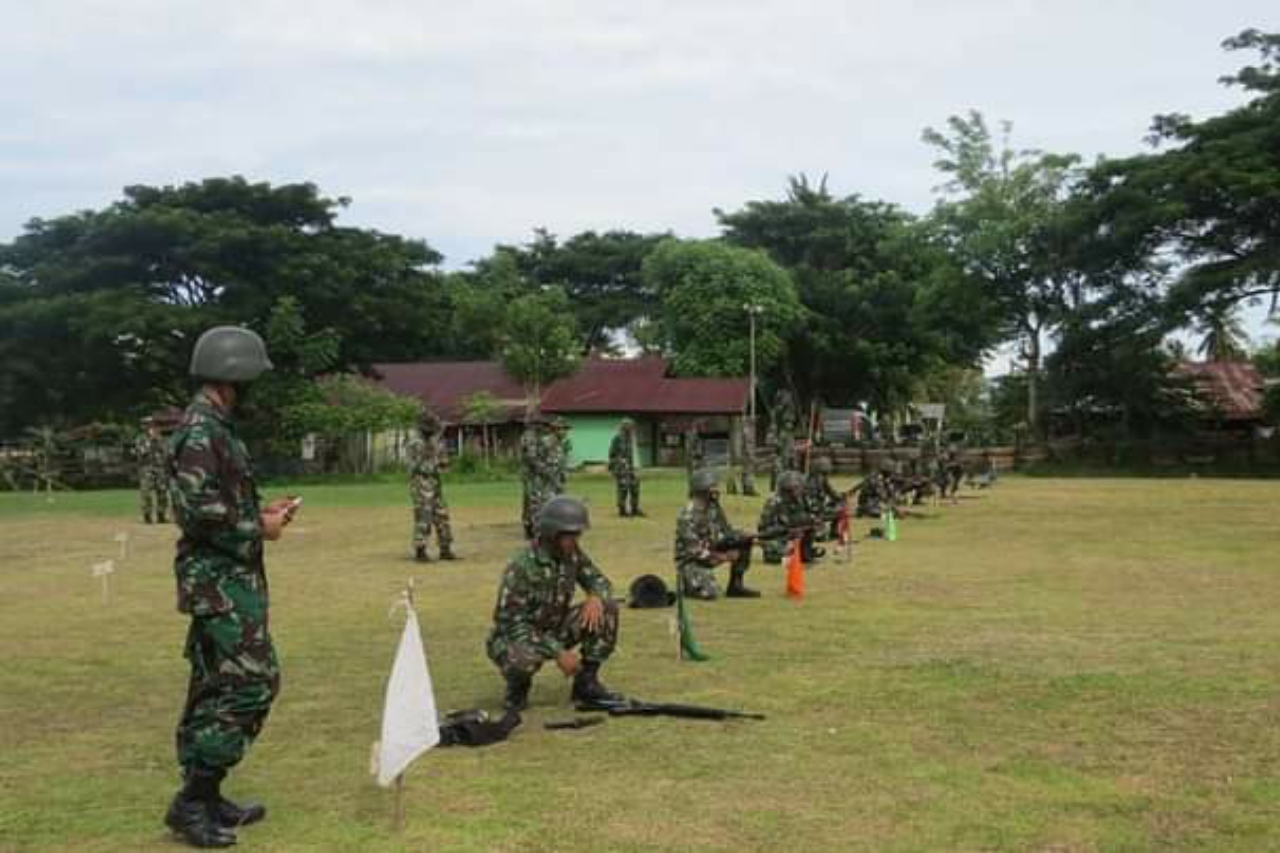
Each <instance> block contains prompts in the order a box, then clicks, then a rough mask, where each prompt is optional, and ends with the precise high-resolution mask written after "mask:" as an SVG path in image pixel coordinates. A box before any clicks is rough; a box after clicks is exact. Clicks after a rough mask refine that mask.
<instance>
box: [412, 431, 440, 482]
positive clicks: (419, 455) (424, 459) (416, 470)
mask: <svg viewBox="0 0 1280 853" xmlns="http://www.w3.org/2000/svg"><path fill="white" fill-rule="evenodd" d="M406 455H407V457H408V460H409V479H410V481H411V482H412V481H416V480H427V481H430V482H431V485H434V486H436V487H439V485H440V472H441V471H443V470H444V464H443V460H442V458H441V448H440V442H439V440H438V439H437V438H436V436H434V435H430V436H426V437H424V438H418V439H414V440H413V441H411V442H409V446H408V448H406Z"/></svg>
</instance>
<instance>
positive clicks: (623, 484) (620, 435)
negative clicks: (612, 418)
mask: <svg viewBox="0 0 1280 853" xmlns="http://www.w3.org/2000/svg"><path fill="white" fill-rule="evenodd" d="M635 430H636V426H635V423H634V422H633V421H632V420H631V418H623V419H622V423H621V424H619V425H618V432H617V433H616V434H615V435H614V436H613V441H611V442H609V473H610V474H612V475H613V480H614V484H615V485H616V487H617V491H618V515H620V516H622V517H623V518H626V517H627V516H643V515H644V513H643V512H641V510H640V475H639V474H637V473H636V458H635V453H636V443H635Z"/></svg>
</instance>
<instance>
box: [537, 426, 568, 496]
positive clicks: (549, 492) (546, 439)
mask: <svg viewBox="0 0 1280 853" xmlns="http://www.w3.org/2000/svg"><path fill="white" fill-rule="evenodd" d="M549 426H550V429H549V430H548V431H547V433H546V435H544V436H543V439H542V441H543V457H544V458H545V459H546V470H547V475H548V480H547V488H546V497H547V499H550V498H552V497H554V496H555V495H560V494H564V487H565V484H566V483H567V482H568V481H569V439H568V436H567V433H568V431H569V425H568V424H567V423H565V420H564V418H560V417H555V418H552V419H551V422H550V424H549Z"/></svg>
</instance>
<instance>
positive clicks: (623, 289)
mask: <svg viewBox="0 0 1280 853" xmlns="http://www.w3.org/2000/svg"><path fill="white" fill-rule="evenodd" d="M668 236H670V235H669V234H637V233H635V232H633V231H616V230H615V231H605V232H604V233H596V232H595V231H584V232H582V233H581V234H575V235H574V236H572V237H570V238H569V239H568V240H566V241H564V242H563V243H561V242H559V241H558V240H557V239H556V236H555V235H554V234H551V233H549V232H548V231H546V230H545V229H542V228H539V229H537V230H535V231H534V235H533V240H532V241H531V242H530V243H528V244H526V245H524V246H518V247H516V246H498V248H497V249H496V251H495V253H494V258H495V260H497V259H500V258H504V257H505V259H507V260H508V261H509V262H511V263H513V264H514V266H515V270H516V271H517V272H518V273H519V275H520V276H521V277H522V278H523V279H524V280H525V281H527V282H528V283H530V284H532V285H534V286H537V287H549V286H555V287H559V288H561V289H563V290H564V292H565V293H566V294H568V296H569V301H570V305H571V307H572V310H573V316H574V319H575V321H576V322H577V326H578V335H579V336H580V337H581V339H582V344H583V349H584V352H613V351H614V350H615V348H616V347H615V340H614V339H615V337H616V336H617V335H618V334H619V333H620V332H623V331H624V330H630V329H631V327H632V326H634V325H635V324H636V323H637V322H638V321H641V320H643V319H644V318H645V317H648V316H650V315H652V314H653V313H654V311H655V310H656V299H655V295H654V294H653V292H652V290H650V289H649V288H648V287H647V286H646V285H645V283H644V280H643V277H642V276H641V266H642V264H643V263H644V259H645V257H647V256H648V254H649V253H650V252H651V251H653V249H654V248H655V247H656V246H657V245H658V243H659V242H661V241H662V240H663V239H664V238H665V237H668ZM488 263H489V262H481V263H480V264H478V265H477V268H478V271H479V272H481V273H484V272H486V271H487V267H488Z"/></svg>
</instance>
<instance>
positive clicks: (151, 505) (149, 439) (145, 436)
mask: <svg viewBox="0 0 1280 853" xmlns="http://www.w3.org/2000/svg"><path fill="white" fill-rule="evenodd" d="M168 454H169V451H168V447H167V445H166V444H165V440H164V438H162V437H161V436H159V435H155V436H152V435H151V433H150V431H149V430H148V431H143V432H142V434H140V435H139V436H138V437H137V439H135V440H134V442H133V455H134V457H135V458H136V459H137V460H138V503H139V506H140V507H141V509H142V520H143V521H145V522H146V523H147V524H151V523H152V522H153V521H157V522H160V523H161V524H163V523H165V522H166V521H168V520H169V471H168V468H169V459H168Z"/></svg>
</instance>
